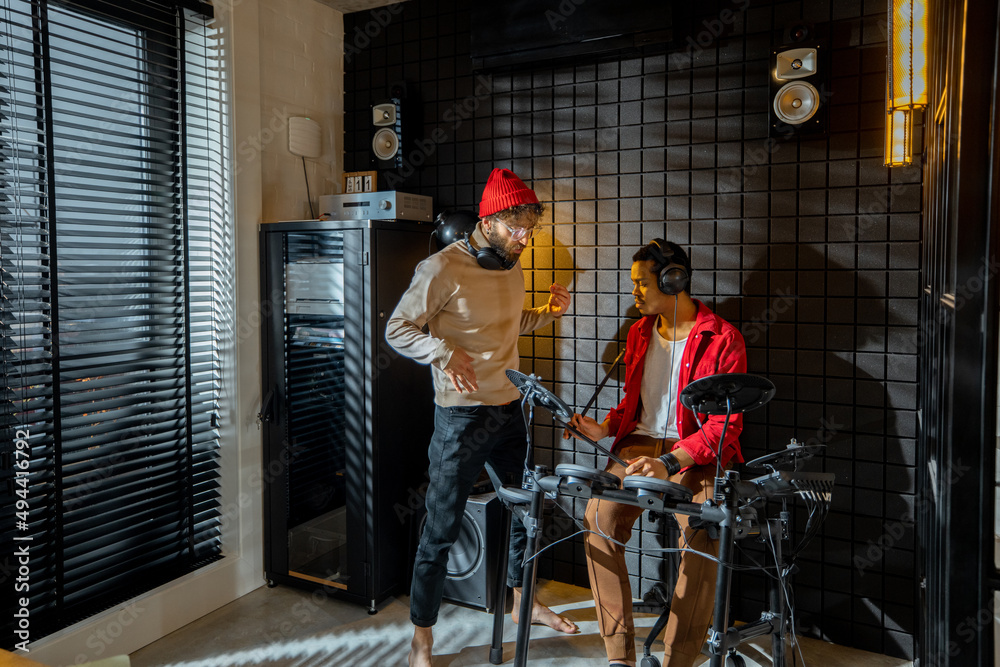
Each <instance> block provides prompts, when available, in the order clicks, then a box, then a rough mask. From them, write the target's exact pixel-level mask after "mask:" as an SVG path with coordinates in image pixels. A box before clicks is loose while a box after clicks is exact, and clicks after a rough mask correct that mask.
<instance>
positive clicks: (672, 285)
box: [563, 239, 747, 667]
mask: <svg viewBox="0 0 1000 667" xmlns="http://www.w3.org/2000/svg"><path fill="white" fill-rule="evenodd" d="M690 281H691V263H690V260H689V259H688V256H687V254H686V253H685V252H684V250H683V249H681V248H680V246H678V245H677V244H675V243H670V242H667V241H663V240H661V239H655V240H654V241H653V242H652V243H650V244H649V245H648V246H646V247H644V248H641V249H640V250H639V251H638V252H637V253H635V255H634V256H633V257H632V284H633V288H632V295H633V296H634V297H635V305H636V307H637V308H638V309H639V312H640V313H642V315H643V317H642V319H640V320H639V321H638V322H636V323H635V324H634V325H632V327H631V329H629V332H628V340H627V342H626V344H625V357H624V358H625V385H624V387H623V389H624V391H625V396H624V398H623V399H622V401H621V403H620V404H619V405H618V407H617V408H615V409H613V410H611V412H610V413H609V414H608V416H607V419H605V420H604V422H602V423H600V424H599V423H597V421H595V420H593V419H591V418H589V417H583V416H581V415H579V414H577V415H573V418H572V420H571V424H572V425H573V426H574V427H576V428H577V429H578V430H579V431H580V432H581V433H583V434H584V435H586V436H587V437H589V438H591V439H592V440H600V439H601V438H604V437H607V436H608V435H614V436H615V442H614V445H613V447H612V450H613V451H614V452H615V453H616V454H618V456H619V457H620V458H623V459H625V460H626V461H628V462H629V464H630V465H629V466H628V469H625V468H622V466H620V465H618V464H617V463H614V462H612V463H609V465H608V467H607V468H606V469H607V470H608V471H610V472H612V473H614V474H615V475H616V476H617V477H618V478H619V479H621V478H623V477H625V475H627V474H628V475H633V474H644V475H655V476H657V477H660V478H662V479H667V478H668V477H669V479H670V481H672V482H677V483H679V484H683V485H684V486H686V487H688V488H689V489H691V491H692V492H693V493H694V499H693V500H692V502H694V503H699V504H700V503H703V502H704V501H705V500H707V499H709V498H711V497H712V493H713V486H714V480H715V470H716V452H717V449H718V446H719V437H720V436H721V434H722V424H723V422H724V421H725V417H724V416H710V417H707V419H703V420H702V423H703V426H702V427H700V428H699V426H698V423H697V420H696V417H695V415H694V413H692V412H691V411H690V410H688V409H687V408H685V407H683V406H682V405H681V402H680V400H679V395H680V392H681V390H682V389H684V387H686V386H687V385H688V384H689V383H690V382H692V381H693V380H697V379H698V378H701V377H705V376H706V375H715V374H716V373H744V372H746V368H747V360H746V347H745V346H744V344H743V336H742V335H740V332H739V331H738V330H737V329H736V328H735V327H734V326H733V325H731V324H729V323H728V322H726V321H725V320H724V319H722V318H721V317H719V316H718V315H716V314H714V313H713V312H712V311H711V310H709V308H708V307H707V306H705V304H703V303H701V302H700V301H696V300H694V299H692V298H691V295H690V294H689V292H688V289H689V285H690ZM702 417H704V415H702ZM742 428H743V419H742V415H735V416H733V417H732V419H731V420H730V422H729V427H728V429H727V430H726V441H725V443H724V445H723V447H722V465H723V466H726V465H728V464H729V463H730V462H731V461H738V462H742V461H743V457H742V455H741V453H740V445H739V441H738V438H739V435H740V431H741V430H742ZM563 437H564V438H568V437H569V433H568V432H564V433H563ZM641 514H642V510H641V509H640V508H637V507H632V506H630V505H623V504H618V503H614V502H603V503H602V502H601V501H600V500H599V499H592V500H590V502H588V503H587V511H586V517H585V525H586V527H587V529H588V530H591V531H597V532H598V533H603V534H604V535H608V536H610V537H612V538H613V539H614V540H616V541H617V542H619V543H620V544H616V543H615V542H612V541H610V540H608V539H606V538H604V537H602V536H601V534H595V533H594V532H591V533H588V534H587V537H586V544H585V546H586V555H587V566H588V568H589V570H590V585H591V588H592V589H593V591H594V601H595V604H596V607H597V620H598V626H599V627H600V630H601V636H602V637H603V638H604V647H605V650H606V652H607V655H608V662H609V664H610V665H628V666H629V667H634V665H635V660H636V655H635V628H634V626H633V623H632V588H631V586H630V585H629V578H628V569H627V568H626V566H625V548H624V547H623V546H621V544H625V543H626V542H628V540H629V537H630V536H631V534H632V525H633V524H634V523H635V520H636V519H637V518H639V516H640V515H641ZM598 517H599V521H600V523H599V525H598ZM675 517H676V519H677V522H678V524H679V525H680V529H681V537H680V540H679V546H680V547H681V548H687V549H693V550H697V551H701V552H703V553H708V554H711V555H712V556H718V554H719V544H718V540H712V539H710V538H709V536H708V533H707V532H706V531H704V530H694V529H692V528H691V527H690V526H689V524H688V517H687V516H685V515H675ZM715 571H716V566H715V562H714V561H712V560H709V559H708V558H705V557H703V556H700V555H698V554H695V553H690V552H689V551H685V552H683V553H682V555H681V562H680V570H679V572H678V577H677V587H676V588H675V589H674V596H673V601H672V602H671V606H670V618H669V620H668V622H667V629H666V633H665V635H664V643H665V644H666V650H665V653H664V658H663V665H664V667H691V665H693V664H694V661H695V659H696V658H697V657H698V655H699V653H700V652H701V647H702V644H704V642H705V637H706V633H707V630H708V627H709V625H710V624H711V620H712V611H713V609H714V607H715Z"/></svg>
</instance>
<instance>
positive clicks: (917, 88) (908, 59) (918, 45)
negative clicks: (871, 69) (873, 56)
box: [888, 0, 927, 109]
mask: <svg viewBox="0 0 1000 667" xmlns="http://www.w3.org/2000/svg"><path fill="white" fill-rule="evenodd" d="M889 12H890V15H889V33H890V34H889V62H888V72H889V82H890V89H889V100H888V105H889V108H890V109H897V108H901V107H906V108H911V109H912V108H922V107H925V106H927V5H926V0H892V7H891V8H890V9H889Z"/></svg>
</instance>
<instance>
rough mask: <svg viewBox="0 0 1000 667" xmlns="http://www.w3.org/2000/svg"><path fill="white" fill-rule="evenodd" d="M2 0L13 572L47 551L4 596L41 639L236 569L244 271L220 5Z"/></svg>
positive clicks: (8, 505)
mask: <svg viewBox="0 0 1000 667" xmlns="http://www.w3.org/2000/svg"><path fill="white" fill-rule="evenodd" d="M182 5H186V6H182ZM0 7H2V9H0V187H2V192H3V195H4V199H3V201H2V202H0V204H2V205H3V208H2V209H0V216H2V217H0V222H2V231H0V269H2V273H3V282H2V287H0V289H2V290H3V292H2V304H3V305H2V308H3V310H2V313H0V326H2V332H3V343H4V347H3V373H4V400H3V420H4V422H3V434H4V435H3V442H2V443H0V452H2V454H3V472H2V474H3V479H2V482H3V483H2V484H0V503H2V508H3V509H2V515H0V530H2V534H3V539H2V545H3V548H4V549H5V550H6V552H7V553H6V554H4V567H5V568H8V569H7V571H8V572H11V571H13V572H17V571H18V568H19V567H20V565H19V564H20V563H21V562H23V561H22V560H21V557H22V554H23V551H24V550H25V549H27V550H28V552H29V553H30V557H29V558H28V566H27V577H26V578H27V583H28V584H29V588H28V589H26V590H25V591H19V590H18V589H17V588H16V577H13V579H14V580H15V581H13V582H12V581H11V578H10V577H8V578H7V581H6V583H5V584H4V585H5V586H6V587H7V588H8V591H5V593H7V592H10V593H12V594H13V595H6V594H5V595H3V596H0V599H3V600H10V602H9V604H8V606H9V607H11V609H10V613H5V614H4V617H3V619H0V624H12V627H10V628H8V629H7V631H5V632H4V634H3V636H4V637H5V638H12V639H11V642H10V643H11V644H14V643H15V642H17V641H18V640H19V639H21V638H22V637H23V635H21V634H18V633H17V632H16V630H17V629H18V626H19V621H18V620H17V619H18V617H17V614H18V611H19V610H20V609H22V604H21V602H23V600H22V596H25V595H26V596H27V599H28V605H27V606H26V607H25V609H26V610H27V611H25V612H21V616H22V617H23V616H24V615H25V614H27V615H29V616H30V623H29V625H30V639H31V641H34V640H37V639H39V638H40V637H41V636H44V634H48V633H50V632H52V631H54V630H57V629H60V628H63V627H66V626H67V625H70V624H72V623H74V622H76V621H78V620H80V619H82V618H85V617H87V616H89V615H91V614H93V613H96V612H98V611H100V610H102V609H105V608H108V607H110V606H112V605H114V604H117V603H119V602H121V601H123V600H125V599H128V598H129V597H133V596H134V595H136V594H138V593H140V592H143V591H146V590H149V589H151V588H154V587H155V586H157V585H160V584H162V583H165V582H166V581H169V580H171V579H174V578H176V577H178V576H181V575H183V574H185V573H187V572H190V571H192V570H193V569H195V568H197V567H200V566H201V565H204V564H205V563H208V562H211V561H212V560H214V559H216V558H218V557H220V555H221V553H220V539H219V525H220V516H219V503H218V487H219V482H218V478H219V473H218V461H217V459H218V432H217V419H218V401H219V395H220V391H221V386H220V382H221V364H220V358H219V341H220V340H223V339H224V338H225V331H223V327H224V326H225V325H224V322H226V321H228V320H227V317H226V313H227V308H228V301H227V298H228V297H227V293H226V290H225V285H227V284H229V283H230V282H231V280H230V276H229V272H230V270H231V264H232V262H231V257H230V253H229V250H228V248H229V247H231V244H230V242H231V239H230V238H229V236H228V234H229V232H228V230H227V227H226V224H227V220H228V209H227V206H228V204H227V202H228V199H229V198H228V192H227V191H226V188H227V185H226V184H227V174H226V172H225V169H226V163H225V160H224V156H225V155H226V151H227V150H228V146H227V143H226V141H227V138H226V136H225V127H226V126H227V123H226V120H225V99H224V96H225V89H224V86H223V82H222V77H221V71H222V70H221V67H220V66H219V62H218V61H219V57H220V56H219V48H218V41H217V40H218V36H217V35H216V32H215V29H214V28H213V27H212V25H211V23H210V19H209V17H208V13H207V12H204V11H194V10H196V9H202V10H203V9H204V7H203V6H201V5H199V4H196V3H192V2H185V3H173V4H171V3H166V2H155V1H152V2H127V1H120V0H67V1H60V2H52V1H48V0H0ZM11 545H13V547H12V546H11ZM19 550H20V551H19ZM11 567H12V568H13V570H10V569H9V568H11ZM20 625H21V626H23V625H24V624H23V623H20Z"/></svg>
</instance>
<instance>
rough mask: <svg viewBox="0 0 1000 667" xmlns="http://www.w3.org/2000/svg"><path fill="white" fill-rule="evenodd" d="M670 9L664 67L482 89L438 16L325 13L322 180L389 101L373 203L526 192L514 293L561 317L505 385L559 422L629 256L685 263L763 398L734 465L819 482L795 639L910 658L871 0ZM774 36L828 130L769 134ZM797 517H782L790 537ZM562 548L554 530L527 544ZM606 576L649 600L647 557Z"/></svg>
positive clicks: (573, 552) (904, 298) (608, 348)
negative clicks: (507, 185)
mask: <svg viewBox="0 0 1000 667" xmlns="http://www.w3.org/2000/svg"><path fill="white" fill-rule="evenodd" d="M692 11H695V12H696V14H695V15H693V16H689V17H686V18H685V19H683V20H680V21H678V22H677V25H675V45H674V46H672V47H671V48H670V49H669V50H667V51H666V52H661V53H647V54H644V55H641V56H640V55H636V56H624V57H621V58H618V59H612V60H605V61H601V62H581V63H578V64H575V65H563V66H551V65H546V64H539V65H536V66H534V67H523V68H520V69H517V70H515V71H512V72H503V73H501V72H475V71H473V69H472V65H471V60H470V57H469V47H470V31H469V23H470V15H469V12H468V9H467V6H466V4H465V3H463V2H460V1H457V0H411V1H410V2H407V3H404V4H402V5H396V6H393V11H392V13H391V16H390V19H389V20H388V21H385V20H384V19H385V16H386V15H385V14H379V15H376V14H374V13H370V12H361V13H357V14H351V15H348V16H347V17H345V32H346V36H347V43H348V56H349V57H348V59H347V64H346V75H345V90H346V93H345V113H346V118H345V128H347V129H346V133H345V137H344V145H345V152H346V157H345V170H348V171H353V170H364V169H368V168H369V154H370V148H369V144H370V139H371V131H370V127H369V125H368V123H369V118H370V111H369V106H370V105H371V104H372V103H377V102H379V101H383V100H385V99H387V98H388V97H389V90H390V87H391V86H392V85H393V84H396V83H399V82H403V83H405V87H406V93H407V96H408V98H409V101H410V102H413V103H415V104H416V105H417V106H418V107H419V111H420V113H419V114H418V116H420V117H421V118H422V124H421V125H420V126H419V127H417V128H410V129H411V130H412V134H411V136H409V137H406V138H404V139H408V140H409V142H410V143H409V144H408V145H407V147H406V148H405V152H404V167H403V169H402V170H400V171H399V172H395V173H391V174H386V173H383V174H381V177H380V187H381V188H382V189H398V190H403V191H406V192H413V193H418V194H424V195H430V196H432V197H433V198H434V203H435V209H436V210H437V211H440V210H442V209H444V208H466V209H475V207H476V204H477V202H478V197H479V195H480V193H481V192H482V187H483V185H484V183H485V181H486V178H487V176H488V174H489V172H490V170H491V169H492V168H493V167H495V166H501V167H509V168H511V169H513V170H514V171H515V172H516V173H517V174H519V175H520V176H521V177H522V178H523V179H524V180H525V181H527V182H529V183H530V185H531V186H532V187H534V189H535V191H536V192H537V193H538V195H539V197H540V198H541V199H542V200H543V201H544V202H545V204H546V223H547V224H546V227H545V230H544V232H543V233H541V234H540V235H538V236H536V240H535V241H534V243H533V247H532V250H531V252H530V254H529V255H528V256H527V257H525V258H524V259H523V260H522V261H523V263H524V265H525V266H526V268H530V270H529V271H527V273H526V276H527V281H528V285H527V287H528V289H529V291H530V295H531V299H532V300H533V302H534V303H541V302H543V301H544V300H545V299H546V298H547V290H548V286H549V285H550V284H551V283H552V282H553V281H557V282H560V283H562V284H564V285H568V286H569V287H570V289H571V291H572V292H573V294H574V299H575V300H574V304H573V307H572V309H571V311H570V314H568V315H567V316H565V317H564V318H563V319H562V320H561V321H559V322H558V323H556V324H555V325H552V326H549V327H547V328H546V329H543V330H541V331H539V332H537V333H536V334H535V335H533V336H528V337H524V338H523V339H522V340H521V342H520V350H521V354H522V357H523V364H524V367H525V369H531V370H533V371H534V372H535V373H538V374H539V375H540V376H541V377H542V378H544V379H545V381H546V382H548V383H550V385H551V386H552V387H553V388H554V390H555V391H556V392H557V393H559V394H560V395H561V396H562V397H563V398H564V399H565V400H567V401H568V402H570V403H571V404H573V405H575V406H576V407H577V408H578V409H579V408H581V407H582V406H583V405H584V404H585V403H586V401H587V400H588V398H590V395H591V394H592V393H593V391H594V388H595V387H596V386H597V383H598V382H599V381H600V380H601V378H602V377H603V376H604V373H605V372H606V371H607V370H608V368H609V367H610V362H611V361H612V360H613V359H614V358H615V356H616V355H617V353H618V351H619V350H620V349H621V347H622V346H623V344H624V340H625V334H626V331H627V328H628V326H629V325H630V324H631V323H632V322H633V321H634V318H635V317H637V312H636V311H635V309H634V307H633V302H632V299H631V297H630V296H629V290H630V289H631V286H630V283H629V267H630V264H631V256H632V254H633V252H634V251H635V250H636V249H637V248H638V247H639V246H640V245H642V244H643V243H645V242H647V241H649V240H650V239H652V238H654V237H657V236H664V237H666V238H669V239H671V240H673V241H676V242H678V243H680V244H682V245H686V246H689V247H690V250H691V257H692V262H693V265H694V275H693V282H692V293H693V294H694V296H695V297H697V298H699V299H701V300H703V301H704V302H705V303H707V304H708V305H710V306H711V307H713V308H714V309H715V310H716V311H717V312H719V313H720V314H722V315H723V316H724V317H726V318H727V319H729V320H730V321H732V322H733V323H735V324H736V325H737V326H739V327H740V328H741V330H742V331H743V334H744V337H745V339H746V342H747V348H748V355H749V366H750V371H751V372H753V373H758V374H761V375H765V376H767V377H769V378H770V379H771V380H772V381H773V382H774V383H775V385H776V386H777V388H778V393H777V395H776V397H775V399H774V400H773V401H772V402H771V403H770V404H769V405H768V406H767V407H765V408H763V409H760V410H757V411H755V412H752V413H749V414H748V415H747V419H746V425H745V429H744V433H743V436H742V444H743V449H744V453H745V455H746V457H747V459H750V458H752V457H756V456H758V455H761V454H764V453H766V452H768V451H774V450H776V449H781V448H783V447H784V446H785V445H786V444H787V443H788V442H789V440H790V439H791V438H797V439H798V440H799V441H800V442H808V443H823V444H826V445H827V452H826V455H825V457H824V458H823V460H822V462H813V465H816V466H817V467H819V466H821V467H823V468H825V469H826V470H829V471H833V472H835V473H836V474H837V487H836V491H835V493H834V499H833V508H832V511H831V513H830V515H829V517H828V518H827V520H826V523H825V525H824V528H823V530H822V531H821V532H820V533H819V535H818V536H817V537H816V538H815V539H814V540H813V542H812V543H811V544H810V545H809V546H808V547H807V548H806V549H805V550H804V551H803V552H802V554H801V555H800V558H799V564H800V567H801V570H800V572H799V573H798V574H797V575H796V577H795V592H796V600H797V613H796V620H797V621H798V622H799V627H800V629H801V630H802V631H804V632H807V633H810V634H813V635H816V636H821V637H823V638H825V639H828V640H831V641H834V642H837V643H841V644H845V645H852V646H857V647H860V648H864V649H867V650H872V651H877V652H884V653H889V654H892V655H898V656H906V657H909V656H911V655H912V653H913V642H914V638H913V631H914V627H915V625H914V619H913V609H914V608H915V606H916V599H915V596H916V586H915V582H914V579H915V571H914V569H915V562H914V549H915V545H914V532H913V529H912V528H913V523H914V519H915V516H916V514H917V513H918V512H920V511H921V508H920V507H918V506H917V505H916V503H915V500H914V499H915V496H914V485H913V479H914V466H915V465H916V461H915V458H914V447H915V445H914V439H915V436H916V429H917V418H916V410H915V408H916V400H915V383H916V377H917V369H916V359H917V357H916V352H917V346H918V345H919V344H920V335H919V331H918V329H917V319H916V315H917V307H916V304H917V297H918V291H919V277H918V270H919V266H918V254H919V243H920V206H921V188H920V176H921V174H920V170H919V168H912V169H902V170H892V171H890V170H888V169H886V168H885V167H883V166H882V136H883V135H882V133H883V116H882V104H883V102H882V100H883V96H884V94H885V72H884V70H885V34H884V29H883V27H884V21H883V14H884V11H885V3H884V1H882V2H878V1H876V2H860V1H859V0H858V1H854V2H837V3H814V2H808V1H804V0H803V1H801V2H781V3H774V4H769V3H768V2H759V3H753V4H750V3H747V2H739V1H737V2H717V3H715V4H711V3H709V4H708V5H700V7H699V9H696V10H692ZM797 22H804V23H805V24H808V25H809V26H811V27H812V29H813V31H814V34H815V35H818V36H820V37H821V39H822V40H823V43H824V44H825V45H826V47H827V51H828V53H829V60H828V63H829V72H828V76H827V78H826V79H825V86H826V87H827V88H826V91H827V92H828V98H827V103H828V104H829V110H830V123H829V132H828V133H827V134H826V135H823V136H820V137H808V136H806V137H802V138H793V139H791V140H781V141H775V140H772V139H769V138H768V113H767V109H768V105H769V104H770V98H769V91H768V76H769V72H768V68H769V64H768V62H769V54H770V50H771V48H772V47H773V46H778V45H781V44H782V43H783V42H784V41H785V39H786V35H787V34H788V30H787V28H788V27H789V26H790V25H792V24H795V23H797ZM362 36H363V37H362ZM618 379H619V378H613V379H612V381H611V382H610V383H609V385H608V386H607V387H605V389H604V390H603V391H602V392H601V394H600V396H599V397H598V400H597V407H598V412H599V416H600V417H603V415H604V414H605V412H606V410H607V408H609V407H611V406H613V405H615V404H616V403H617V402H618V400H619V398H620V385H619V383H618ZM538 412H539V413H544V411H543V410H539V411H538ZM534 442H535V446H536V460H537V461H538V462H539V463H546V464H555V463H558V462H563V461H569V462H575V463H580V464H584V465H588V466H598V465H603V460H602V459H601V458H600V457H598V456H596V455H595V454H594V452H592V451H590V450H589V448H588V447H587V446H586V445H583V444H580V445H577V444H574V443H573V442H568V441H564V440H562V439H561V438H560V437H559V433H558V432H557V431H556V429H555V428H554V427H552V426H551V420H550V419H549V418H548V416H547V415H546V414H536V427H535V429H534ZM565 504H566V505H567V506H568V507H569V505H570V504H569V503H565ZM569 509H572V510H574V511H575V512H576V516H581V514H582V506H580V504H579V503H577V504H576V506H575V507H569ZM806 519H807V517H805V516H804V512H801V511H799V512H797V513H796V517H795V523H796V527H797V530H798V531H799V534H801V531H802V530H803V529H804V527H805V524H806ZM668 523H669V520H664V519H662V518H655V517H654V518H653V519H652V520H651V519H647V518H645V517H644V518H643V519H642V520H641V523H640V524H638V525H639V530H637V531H636V532H635V535H634V536H633V540H632V543H633V544H634V545H635V546H640V545H641V546H642V547H643V548H644V549H647V550H648V549H652V548H657V547H659V546H673V545H672V544H670V540H669V539H667V538H665V537H664V535H665V531H668V529H669V526H668V525H667V524H668ZM571 532H573V526H572V524H571V523H570V522H569V521H567V520H564V519H561V518H560V517H559V516H556V517H555V518H554V519H553V520H552V521H551V522H550V530H549V531H548V534H547V535H546V538H547V539H548V540H553V539H556V538H558V537H560V536H563V535H568V534H570V533H571ZM742 546H743V547H744V548H745V550H746V551H748V552H753V551H754V549H755V547H754V545H751V544H745V545H742ZM756 548H757V556H755V557H759V556H760V555H761V554H760V548H759V547H756ZM630 558H631V563H630V566H631V567H632V569H631V572H632V574H633V588H634V590H635V591H636V592H637V594H639V593H642V592H644V591H646V590H648V588H649V587H650V586H651V585H652V584H653V583H655V582H656V581H658V580H660V579H666V580H667V581H668V582H669V581H671V575H670V574H669V573H670V570H671V565H670V564H669V563H667V564H664V563H662V562H661V560H660V558H659V557H658V556H656V555H655V554H654V553H653V552H651V551H647V552H646V554H644V555H643V556H642V557H639V556H638V555H635V556H632V557H630ZM747 562H749V561H747ZM540 572H541V574H542V576H545V577H550V578H558V579H561V580H565V581H569V582H573V583H576V584H580V585H584V586H586V585H588V584H587V573H586V568H585V565H584V558H583V549H582V542H581V540H580V538H579V537H577V538H573V539H572V540H570V541H567V542H564V543H561V544H559V545H557V546H556V547H555V548H553V549H551V550H550V551H549V552H548V553H547V554H546V559H545V560H543V561H542V564H541V569H540ZM736 580H737V582H738V583H737V590H736V593H735V594H734V599H733V610H734V615H735V616H736V617H737V618H742V619H744V620H752V619H754V618H756V617H757V615H758V614H759V611H760V609H761V606H762V604H763V600H764V597H765V585H766V579H765V578H764V577H760V576H754V575H752V574H740V575H739V576H737V577H736Z"/></svg>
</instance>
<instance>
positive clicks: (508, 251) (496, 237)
mask: <svg viewBox="0 0 1000 667" xmlns="http://www.w3.org/2000/svg"><path fill="white" fill-rule="evenodd" d="M486 240H487V241H489V242H490V247H491V248H493V250H494V251H496V253H497V254H498V255H500V259H501V260H503V262H504V263H506V264H513V263H514V262H516V261H517V260H518V258H519V257H520V256H521V250H522V248H523V246H522V245H521V244H520V243H518V242H517V241H514V240H512V239H505V238H504V237H502V236H501V235H500V231H499V230H498V228H497V225H491V226H490V231H489V232H487V233H486Z"/></svg>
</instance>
